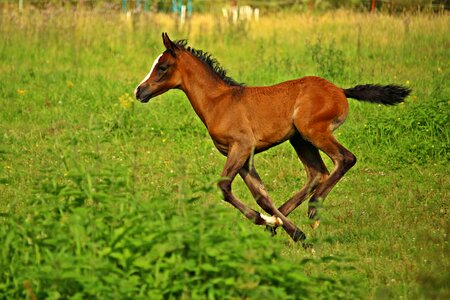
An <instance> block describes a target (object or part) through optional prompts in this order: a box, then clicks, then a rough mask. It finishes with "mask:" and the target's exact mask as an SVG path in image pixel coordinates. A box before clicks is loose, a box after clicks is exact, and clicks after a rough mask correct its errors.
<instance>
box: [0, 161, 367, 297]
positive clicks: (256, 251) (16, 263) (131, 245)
mask: <svg viewBox="0 0 450 300" xmlns="http://www.w3.org/2000/svg"><path fill="white" fill-rule="evenodd" d="M131 174H132V172H129V170H127V169H124V168H122V169H121V168H120V167H117V168H114V169H113V170H109V171H104V172H102V173H98V174H90V173H88V172H86V171H83V170H82V169H80V168H79V169H78V170H75V171H73V170H72V171H69V172H68V173H67V174H66V176H65V179H59V180H56V179H51V180H47V181H46V182H45V183H43V184H41V185H40V186H39V187H38V189H37V190H36V191H35V194H34V197H33V199H31V200H30V201H28V203H27V205H26V209H25V210H24V213H23V214H20V215H8V216H6V221H5V222H3V224H2V226H1V227H0V241H1V243H2V249H1V257H0V269H1V270H2V271H1V272H0V282H1V284H0V295H1V298H2V299H18V298H26V297H27V294H28V296H29V297H30V298H32V299H35V298H37V299H105V298H112V299H270V298H277V299H298V298H305V299H306V298H324V299H325V298H328V299H331V298H333V299H336V298H354V297H355V296H358V292H359V285H358V283H357V282H356V281H355V280H353V279H352V280H350V279H346V278H341V277H337V276H336V277H334V276H325V275H319V276H313V275H307V270H308V264H309V263H327V264H328V263H329V267H330V272H332V271H333V270H334V269H333V268H337V267H342V265H343V264H344V263H342V262H339V261H338V260H337V259H333V258H331V257H324V258H321V259H311V258H305V259H303V260H302V261H300V262H293V261H291V260H289V259H287V258H285V257H283V256H282V255H281V254H280V247H279V246H277V244H278V243H279V241H274V240H273V239H271V238H270V237H269V236H268V234H267V233H266V232H264V231H263V230H261V229H260V228H256V227H253V226H252V225H251V224H250V225H249V224H248V223H246V222H244V221H243V222H239V223H236V224H233V222H232V221H231V220H232V219H233V218H235V217H236V215H235V214H232V213H231V212H232V210H231V209H229V208H228V207H227V209H223V208H221V207H220V205H217V206H214V207H205V206H202V205H200V204H198V203H197V202H196V201H194V200H195V199H196V198H198V196H199V193H200V195H201V193H202V190H203V192H209V191H210V190H211V187H210V186H209V185H205V186H204V188H203V189H202V190H200V191H197V192H196V193H194V195H195V197H194V198H193V199H191V201H187V202H188V203H190V204H186V203H184V204H183V203H180V204H179V206H178V207H174V206H173V201H167V199H164V198H163V196H161V198H158V199H149V200H147V199H145V200H144V199H141V198H140V197H139V195H138V194H137V193H136V192H135V191H134V184H133V177H132V175H131ZM191 194H192V193H191ZM186 200H190V199H186ZM301 251H303V250H301ZM305 256H307V253H306V252H305Z"/></svg>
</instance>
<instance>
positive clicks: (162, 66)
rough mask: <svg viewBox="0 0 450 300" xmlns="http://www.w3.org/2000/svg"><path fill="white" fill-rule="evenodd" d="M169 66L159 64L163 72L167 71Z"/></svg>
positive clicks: (159, 68)
mask: <svg viewBox="0 0 450 300" xmlns="http://www.w3.org/2000/svg"><path fill="white" fill-rule="evenodd" d="M168 68H169V67H168V66H167V65H159V66H158V70H160V71H162V72H164V71H166V70H167V69H168Z"/></svg>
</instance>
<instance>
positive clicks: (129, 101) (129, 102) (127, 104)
mask: <svg viewBox="0 0 450 300" xmlns="http://www.w3.org/2000/svg"><path fill="white" fill-rule="evenodd" d="M119 102H120V106H122V108H123V109H130V108H131V107H132V106H133V104H134V100H133V98H132V97H131V96H130V94H128V93H125V94H123V95H122V96H120V97H119Z"/></svg>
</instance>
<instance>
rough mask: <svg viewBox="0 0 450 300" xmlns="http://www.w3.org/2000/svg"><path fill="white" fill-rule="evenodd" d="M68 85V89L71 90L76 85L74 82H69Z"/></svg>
mask: <svg viewBox="0 0 450 300" xmlns="http://www.w3.org/2000/svg"><path fill="white" fill-rule="evenodd" d="M66 83H67V87H68V88H69V89H71V88H73V86H74V83H73V82H72V81H70V80H67V81H66Z"/></svg>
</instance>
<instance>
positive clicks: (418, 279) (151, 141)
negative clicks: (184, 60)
mask: <svg viewBox="0 0 450 300" xmlns="http://www.w3.org/2000/svg"><path fill="white" fill-rule="evenodd" d="M448 23H449V17H448V15H446V14H443V15H442V14H441V15H422V14H419V15H411V14H404V15H401V16H396V17H394V16H390V15H382V14H378V15H372V16H370V15H367V14H365V13H355V12H351V11H346V10H340V11H337V12H332V13H323V14H318V15H312V16H310V15H304V14H290V13H287V12H283V13H278V14H273V15H271V16H266V17H264V16H262V17H261V19H260V21H259V22H254V23H238V24H237V25H236V26H230V24H228V22H226V21H225V20H222V19H221V18H220V17H218V16H216V15H210V14H205V15H194V17H193V19H192V20H191V23H190V24H189V25H188V26H186V27H185V28H184V29H180V28H179V27H178V25H177V24H175V23H174V21H173V18H172V17H170V16H166V15H161V14H156V15H155V14H149V15H146V14H143V15H132V16H131V17H128V18H127V17H126V16H124V15H121V14H119V13H118V12H115V11H103V12H102V13H100V12H98V11H84V10H78V11H76V12H72V11H66V10H46V11H36V10H28V9H25V10H24V11H22V12H20V13H19V12H17V11H15V10H6V9H4V10H2V11H1V18H0V37H1V40H2V43H0V62H1V63H0V105H1V106H2V110H1V111H0V116H1V117H0V128H1V134H0V145H1V146H0V213H1V215H0V244H1V245H2V246H1V247H0V298H4V299H18V298H26V297H29V298H31V299H35V298H37V299H44V298H45V299H68V298H71V299H98V298H107V297H109V298H114V299H149V298H150V299H170V298H174V299H179V298H182V299H206V298H207V299H224V298H225V299H226V298H228V299H268V298H269V297H271V298H273V297H277V298H279V299H297V298H319V299H320V298H323V299H339V298H342V299H351V298H362V299H368V298H369V299H386V298H403V299H433V298H434V299H448V298H449V297H450V292H449V288H448V282H449V280H450V276H449V262H448V255H449V245H448V234H449V215H448V207H449V197H448V187H449V183H450V182H449V181H450V176H449V173H448V170H449V159H450V154H449V153H450V151H449V150H450V149H449V128H450V126H449V108H450V102H449V101H450V91H449V87H448V82H449V66H450V59H449V56H448V48H449V46H450V45H449V39H448V37H449V36H450V32H449V31H450V29H449V27H448ZM162 31H168V32H169V34H170V36H171V37H172V38H175V39H177V38H189V42H190V45H192V46H194V47H196V48H199V49H204V50H208V51H211V52H212V53H213V54H214V56H215V57H217V58H218V60H219V61H220V62H221V63H222V64H223V66H225V67H226V68H227V69H228V70H229V75H231V76H232V77H234V78H235V79H236V80H238V81H241V82H246V83H247V84H248V85H268V84H273V83H276V82H280V81H284V80H288V79H292V78H297V77H301V76H305V75H312V74H316V75H321V76H324V77H326V78H328V79H329V80H331V81H333V82H335V83H336V84H337V85H339V86H342V87H350V86H353V85H355V84H358V83H380V84H389V83H396V84H402V85H406V86H409V87H411V88H412V90H413V93H412V95H411V96H410V97H409V98H408V99H407V101H406V103H404V104H401V105H399V106H396V107H382V106H376V105H369V104H364V103H360V102H356V101H353V100H350V106H351V110H350V115H349V118H348V120H347V122H346V123H345V124H344V125H343V126H342V128H340V129H339V130H338V131H337V132H336V135H337V137H338V139H339V140H340V141H341V142H342V143H343V144H344V145H346V146H347V147H348V148H349V149H351V150H352V151H353V152H354V153H355V155H356V156H357V157H358V159H359V160H358V163H357V165H356V166H355V167H354V168H353V169H352V170H351V171H350V172H349V173H348V175H347V176H346V177H345V178H344V180H343V181H342V182H340V183H339V184H338V185H337V187H336V188H335V189H334V190H333V192H332V193H331V194H330V195H329V197H328V199H327V201H326V202H325V203H324V207H323V208H322V210H321V216H322V220H323V222H322V224H321V226H320V227H319V229H317V230H316V231H312V230H311V229H309V226H307V221H306V220H307V218H306V211H305V207H301V208H299V209H298V210H297V211H295V212H294V213H293V214H292V219H293V221H294V222H296V223H297V224H302V225H301V226H302V228H305V230H306V231H307V234H308V236H309V237H310V240H311V242H313V243H314V245H315V250H316V253H315V255H312V254H311V253H309V252H306V251H304V250H303V249H302V248H301V246H300V245H297V244H293V243H292V242H291V241H290V240H289V238H288V236H287V235H286V234H285V233H283V232H282V231H281V230H280V231H279V234H278V235H277V236H276V237H274V238H271V237H270V236H269V234H268V233H267V232H265V231H264V229H263V228H261V227H256V226H254V225H252V224H250V223H249V222H247V221H246V220H245V219H244V218H243V217H242V216H241V215H240V214H239V213H238V212H237V211H236V210H234V209H233V208H232V207H230V206H229V205H228V204H226V203H224V202H223V201H221V200H220V199H221V196H220V193H219V192H218V190H217V188H216V185H215V183H216V181H217V180H218V179H219V174H220V172H221V168H222V166H223V164H224V158H223V157H222V156H220V155H219V154H218V152H217V151H216V150H215V149H214V146H213V144H212V142H211V141H210V138H209V136H208V134H207V131H206V129H205V128H204V126H203V125H202V124H201V122H200V120H199V119H198V118H197V116H196V115H195V113H194V112H193V110H192V108H191V107H190V104H189V102H188V101H187V99H186V97H185V96H184V95H183V94H182V93H181V92H179V91H170V92H168V93H167V94H165V95H162V96H160V97H158V98H156V99H153V100H152V101H151V102H150V103H149V104H147V105H142V104H139V103H135V101H134V100H133V97H132V93H133V89H134V88H135V86H136V84H137V83H138V82H140V81H141V80H142V78H143V77H144V76H145V75H146V74H147V72H148V69H149V67H150V65H151V63H152V62H153V59H154V58H155V57H156V56H157V55H158V54H159V53H160V52H161V51H162V50H163V46H162V43H161V40H160V34H161V32H162ZM327 162H328V161H327ZM256 164H257V167H258V169H259V170H260V173H261V176H262V177H263V181H264V182H265V183H266V186H267V188H268V190H269V192H270V193H271V195H272V198H273V199H274V200H275V201H276V203H277V204H278V205H280V204H281V203H282V202H284V201H285V200H286V199H288V198H289V196H290V195H292V194H293V193H294V191H295V190H296V189H299V188H300V187H301V186H302V184H303V182H304V180H305V176H304V171H303V170H302V167H301V165H300V163H299V162H298V159H297V157H296V155H295V153H294V151H292V149H291V148H290V146H289V145H288V144H283V145H281V146H279V147H276V148H274V149H272V150H270V151H268V152H266V153H263V154H260V155H258V156H257V157H256ZM329 165H330V164H329ZM330 166H331V165H330ZM234 189H235V190H236V193H237V194H238V195H239V196H240V197H241V198H242V199H243V200H244V201H246V202H247V203H249V205H251V206H253V207H256V204H255V203H254V201H253V200H252V199H251V195H250V194H249V193H248V191H247V189H246V188H245V186H244V185H243V184H242V182H241V181H240V180H236V183H235V185H234Z"/></svg>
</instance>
